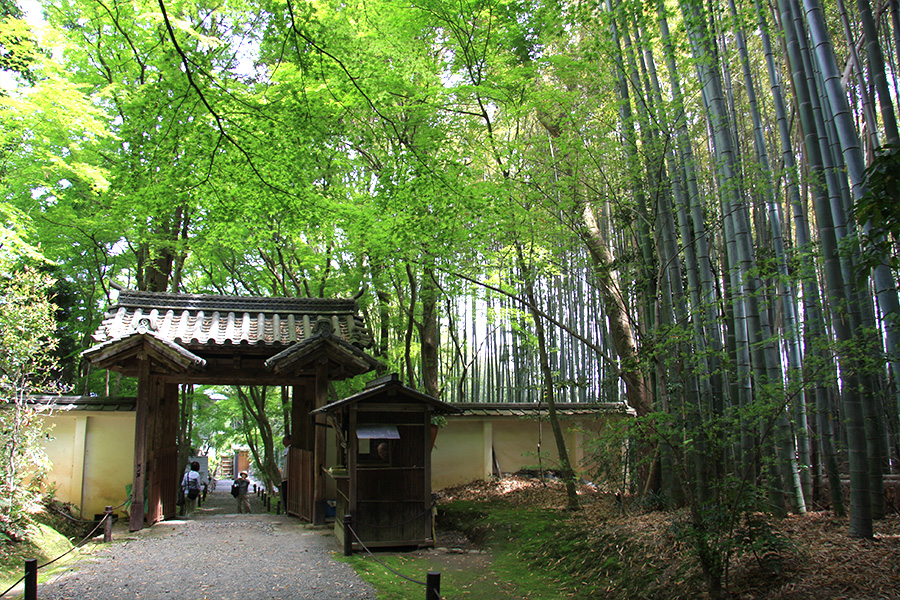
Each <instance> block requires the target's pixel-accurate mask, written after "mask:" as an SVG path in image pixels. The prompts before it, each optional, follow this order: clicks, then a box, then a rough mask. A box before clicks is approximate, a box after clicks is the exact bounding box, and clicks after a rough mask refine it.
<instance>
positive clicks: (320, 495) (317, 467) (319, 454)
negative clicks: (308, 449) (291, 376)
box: [312, 360, 328, 525]
mask: <svg viewBox="0 0 900 600" xmlns="http://www.w3.org/2000/svg"><path fill="white" fill-rule="evenodd" d="M316 367H317V368H316V387H315V393H316V401H315V406H316V408H321V407H322V406H325V404H327V402H328V372H327V370H326V369H327V364H326V363H325V361H321V360H320V361H318V362H317V365H316ZM315 418H316V423H317V424H319V423H321V424H323V425H325V415H316V417H315ZM327 434H328V428H327V427H315V432H314V435H315V443H316V449H315V454H314V457H315V458H314V466H313V485H314V488H313V490H314V491H313V519H312V522H313V524H314V525H324V524H325V507H326V501H327V498H326V492H325V490H326V488H325V485H326V481H325V478H326V473H325V456H326V452H327Z"/></svg>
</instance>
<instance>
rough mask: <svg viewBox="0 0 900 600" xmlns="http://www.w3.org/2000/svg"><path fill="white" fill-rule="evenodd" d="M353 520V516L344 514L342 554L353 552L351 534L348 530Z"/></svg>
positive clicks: (347, 554)
mask: <svg viewBox="0 0 900 600" xmlns="http://www.w3.org/2000/svg"><path fill="white" fill-rule="evenodd" d="M352 522H353V517H351V516H350V515H344V556H350V555H351V554H353V541H352V536H353V534H352V533H351V532H350V524H351V523H352Z"/></svg>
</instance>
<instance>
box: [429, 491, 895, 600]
mask: <svg viewBox="0 0 900 600" xmlns="http://www.w3.org/2000/svg"><path fill="white" fill-rule="evenodd" d="M579 493H580V500H581V504H582V510H580V511H578V512H575V513H570V512H568V511H566V510H565V505H566V502H565V491H564V487H563V485H562V484H561V483H560V482H558V481H550V482H547V484H546V485H544V484H542V483H541V482H540V481H539V480H537V479H533V478H525V477H505V478H503V479H500V480H495V481H491V482H478V483H474V484H471V485H468V486H462V487H458V488H452V489H447V490H443V491H442V492H440V496H441V497H440V500H439V503H438V514H439V517H438V523H439V525H441V524H443V525H444V528H445V529H447V528H448V527H449V529H454V524H455V525H456V526H458V527H456V528H458V529H460V530H462V531H465V533H466V534H467V537H463V536H461V535H459V534H457V538H456V539H457V542H453V541H451V542H449V543H450V544H451V545H452V544H453V543H458V545H459V548H458V553H459V554H460V557H457V558H456V561H457V562H461V561H465V560H466V558H465V556H466V554H467V553H468V552H469V551H470V550H471V549H473V548H479V547H481V548H486V549H487V550H488V551H489V552H491V553H492V554H493V553H494V552H493V549H492V547H493V548H496V540H497V537H496V534H497V533H498V532H499V533H502V534H503V536H504V537H505V538H506V539H507V540H508V542H509V543H510V544H511V545H512V546H513V553H514V555H515V556H516V557H517V558H518V559H519V560H521V561H523V562H525V563H528V564H529V565H530V568H531V569H532V570H533V572H534V573H535V574H537V573H542V574H549V575H550V581H551V585H552V581H553V575H552V573H553V572H555V573H557V574H559V575H560V576H559V577H558V578H557V579H556V581H557V582H558V584H559V588H560V589H559V592H560V593H559V595H558V596H547V595H542V594H535V595H531V594H529V593H522V594H520V595H518V596H517V595H514V594H513V595H510V596H509V597H521V598H545V597H559V598H590V597H604V598H628V599H633V598H648V599H650V598H666V599H667V600H671V599H675V598H703V597H706V596H705V594H706V592H705V585H704V583H703V580H702V578H701V575H700V570H699V568H698V566H697V565H698V562H697V560H696V558H695V554H694V551H693V550H692V544H691V543H690V541H689V540H690V538H689V537H688V536H685V535H684V534H683V533H681V534H680V533H679V532H684V531H685V528H684V527H683V526H682V525H681V524H683V523H684V522H685V520H686V519H687V515H686V514H684V513H683V512H678V511H658V510H657V511H651V510H643V509H641V508H640V507H639V506H633V507H629V506H628V505H629V502H628V501H627V499H626V501H625V502H618V501H617V500H616V498H615V496H614V495H613V494H609V493H602V492H600V491H598V490H597V489H596V488H594V487H593V486H582V487H581V488H580V491H579ZM623 504H624V508H623ZM509 509H512V510H511V511H510V512H509V513H505V512H503V511H507V510H509ZM503 514H520V515H530V516H526V517H524V518H522V519H521V521H519V522H517V523H513V522H509V521H504V518H505V517H503V516H500V515H503ZM544 514H546V515H556V517H554V518H558V519H560V520H559V521H557V522H555V524H553V525H552V528H553V529H550V530H549V531H550V534H549V535H548V536H547V540H544V541H536V540H534V539H529V538H533V537H536V536H538V535H540V534H536V533H533V532H532V530H531V529H528V528H529V527H530V526H531V525H532V524H529V521H535V520H538V519H540V518H542V517H541V515H544ZM466 515H469V517H470V518H469V517H467V516H466ZM757 517H759V515H757ZM742 527H743V524H742V523H740V522H739V523H738V524H737V525H736V526H735V531H736V533H735V535H734V536H733V538H732V539H740V540H741V544H738V550H736V551H734V552H733V553H732V554H731V556H730V558H729V560H728V561H727V567H726V569H725V573H726V576H725V578H724V584H725V588H726V591H725V593H724V595H723V596H722V597H725V598H732V599H741V600H743V599H747V600H750V599H763V598H765V599H791V600H794V599H796V600H799V599H802V598H816V599H853V600H861V599H879V600H882V599H884V600H887V599H900V515H898V514H896V513H895V514H890V515H888V517H887V518H885V519H883V520H879V521H876V523H875V531H876V534H875V538H874V539H873V540H860V539H853V538H851V537H850V536H849V534H848V531H849V525H848V519H847V518H837V517H835V516H834V515H833V514H832V513H831V512H830V511H818V512H810V513H808V514H806V515H803V516H790V517H788V518H786V519H783V520H778V519H766V520H765V526H764V527H761V528H759V527H757V528H755V529H753V530H752V531H751V530H748V529H747V528H744V529H743V530H742V529H741V528H742ZM491 530H493V532H492V531H491ZM502 530H505V532H504V531H502ZM553 532H556V539H557V540H558V541H556V542H554V541H553V539H554V537H553ZM492 533H493V534H494V535H492ZM517 535H518V538H517ZM438 539H439V540H454V533H453V532H452V531H444V532H439V533H438ZM473 540H474V542H473ZM491 540H493V541H491ZM439 543H442V544H444V545H447V543H448V542H447V541H443V542H439ZM423 552H424V551H423ZM468 560H470V561H471V568H472V569H473V570H480V571H485V570H488V571H489V570H490V568H491V567H490V566H489V565H486V560H488V559H486V557H485V555H484V554H482V553H480V552H477V551H476V552H474V553H472V554H471V555H470V557H469V559H468ZM460 568H463V569H464V568H465V567H464V566H463V567H460ZM498 579H499V580H501V582H502V575H501V576H500V577H499V578H498ZM579 580H580V581H581V584H579V583H578V582H579ZM460 597H465V594H460ZM504 597H506V596H504Z"/></svg>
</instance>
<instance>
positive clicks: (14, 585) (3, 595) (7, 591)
mask: <svg viewBox="0 0 900 600" xmlns="http://www.w3.org/2000/svg"><path fill="white" fill-rule="evenodd" d="M23 581H25V576H24V575H22V576H21V577H20V578H19V580H18V581H17V582H15V583H14V584H12V585H11V586H9V589H8V590H6V591H5V592H3V593H2V594H0V598H3V597H5V596H6V595H7V594H8V593H10V592H11V591H12V590H13V588H14V587H16V586H17V585H19V584H20V583H22V582H23Z"/></svg>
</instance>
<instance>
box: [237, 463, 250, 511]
mask: <svg viewBox="0 0 900 600" xmlns="http://www.w3.org/2000/svg"><path fill="white" fill-rule="evenodd" d="M234 485H236V486H238V495H237V502H238V512H239V513H247V514H248V515H249V514H250V480H249V479H247V471H241V474H240V476H239V477H238V478H237V479H235V480H234Z"/></svg>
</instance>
